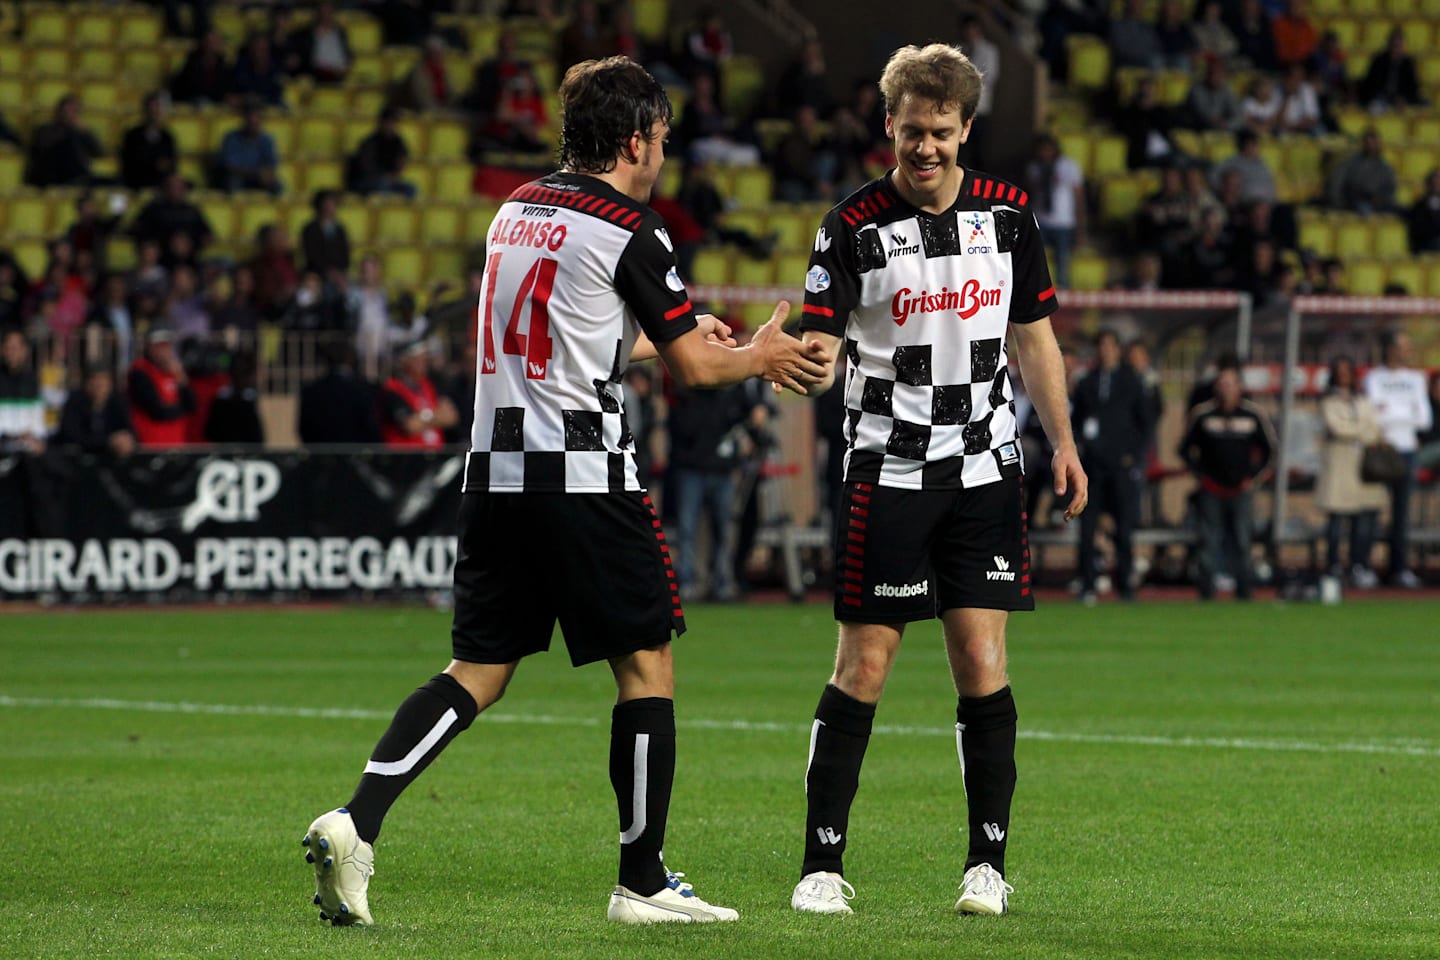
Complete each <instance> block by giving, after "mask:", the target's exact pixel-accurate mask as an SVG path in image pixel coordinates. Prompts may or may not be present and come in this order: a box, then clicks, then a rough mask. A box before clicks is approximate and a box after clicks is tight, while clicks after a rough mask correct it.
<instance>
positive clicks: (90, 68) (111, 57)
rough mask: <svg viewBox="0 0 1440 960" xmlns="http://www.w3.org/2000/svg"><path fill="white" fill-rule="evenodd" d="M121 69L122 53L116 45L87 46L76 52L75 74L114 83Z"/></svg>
mask: <svg viewBox="0 0 1440 960" xmlns="http://www.w3.org/2000/svg"><path fill="white" fill-rule="evenodd" d="M119 71H120V54H119V52H118V51H117V50H116V49H115V48H114V47H85V48H83V49H81V50H80V51H79V52H77V53H76V54H75V75H76V76H78V77H87V78H90V79H93V80H106V81H110V82H112V83H113V81H114V80H115V77H116V75H117V74H118V73H119Z"/></svg>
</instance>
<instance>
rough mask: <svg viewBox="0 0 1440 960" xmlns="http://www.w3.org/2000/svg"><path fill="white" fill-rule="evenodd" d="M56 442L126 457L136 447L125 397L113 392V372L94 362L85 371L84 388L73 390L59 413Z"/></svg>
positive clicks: (87, 451) (58, 444)
mask: <svg viewBox="0 0 1440 960" xmlns="http://www.w3.org/2000/svg"><path fill="white" fill-rule="evenodd" d="M55 444H56V446H70V447H78V448H80V449H81V450H83V451H84V452H86V453H113V454H115V456H117V457H128V456H129V455H130V454H131V453H133V452H134V450H135V427H134V425H133V424H132V423H131V422H130V408H129V407H128V406H126V404H125V398H124V397H122V396H120V394H118V393H116V392H115V374H114V372H113V371H111V369H110V368H109V367H108V366H106V365H105V364H103V363H97V364H95V365H94V366H93V367H91V368H90V370H89V371H88V372H87V373H86V374H85V387H84V389H83V390H72V391H71V392H70V396H68V397H67V398H66V399H65V409H64V411H63V412H62V413H61V414H60V430H59V432H58V433H56V435H55Z"/></svg>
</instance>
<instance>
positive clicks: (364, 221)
mask: <svg viewBox="0 0 1440 960" xmlns="http://www.w3.org/2000/svg"><path fill="white" fill-rule="evenodd" d="M335 219H337V220H339V221H340V223H341V225H343V226H344V227H345V232H346V233H347V234H349V236H350V246H351V248H352V249H359V248H363V247H369V246H372V245H373V244H374V243H375V237H374V230H375V227H374V223H375V211H374V210H372V209H371V208H370V207H369V206H368V205H367V204H365V203H362V202H360V201H358V200H353V199H352V200H347V201H346V202H344V203H341V204H340V209H338V210H337V211H336V212H335Z"/></svg>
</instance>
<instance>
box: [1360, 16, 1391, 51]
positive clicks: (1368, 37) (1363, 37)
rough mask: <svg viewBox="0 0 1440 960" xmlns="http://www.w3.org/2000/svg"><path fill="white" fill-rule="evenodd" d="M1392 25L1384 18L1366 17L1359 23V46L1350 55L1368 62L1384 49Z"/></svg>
mask: <svg viewBox="0 0 1440 960" xmlns="http://www.w3.org/2000/svg"><path fill="white" fill-rule="evenodd" d="M1394 26H1395V25H1394V24H1393V23H1391V22H1390V21H1389V20H1387V19H1385V18H1384V17H1378V16H1376V17H1366V18H1365V19H1363V20H1361V21H1360V46H1359V47H1357V48H1356V49H1355V51H1354V54H1352V55H1358V56H1362V57H1363V58H1364V59H1366V60H1369V59H1370V57H1372V56H1373V55H1374V54H1376V53H1378V52H1379V51H1381V50H1384V49H1385V43H1386V41H1388V40H1389V39H1390V31H1391V30H1392V29H1393V28H1394Z"/></svg>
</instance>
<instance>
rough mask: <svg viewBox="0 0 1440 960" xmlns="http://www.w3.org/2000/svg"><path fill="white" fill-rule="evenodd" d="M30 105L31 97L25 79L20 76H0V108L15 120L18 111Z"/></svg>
mask: <svg viewBox="0 0 1440 960" xmlns="http://www.w3.org/2000/svg"><path fill="white" fill-rule="evenodd" d="M28 106H30V97H29V94H28V92H27V91H26V89H25V81H24V80H21V79H20V78H19V77H0V110H4V111H5V112H6V113H8V114H9V115H10V117H11V119H12V120H13V118H14V116H15V114H16V112H18V111H19V110H20V109H22V108H25V107H28Z"/></svg>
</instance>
